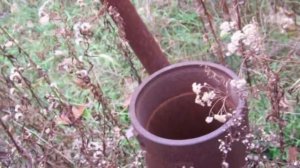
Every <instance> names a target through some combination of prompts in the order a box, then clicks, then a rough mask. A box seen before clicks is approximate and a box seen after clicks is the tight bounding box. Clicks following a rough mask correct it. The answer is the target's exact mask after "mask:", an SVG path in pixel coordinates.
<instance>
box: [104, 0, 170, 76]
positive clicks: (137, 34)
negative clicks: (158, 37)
mask: <svg viewBox="0 0 300 168" xmlns="http://www.w3.org/2000/svg"><path fill="white" fill-rule="evenodd" d="M105 2H106V3H108V7H113V8H114V9H116V10H117V11H118V13H119V14H120V17H121V18H122V19H123V24H124V25H123V26H124V31H125V36H126V39H127V41H128V43H129V45H130V46H131V48H132V49H133V51H134V52H135V54H136V56H137V57H138V58H139V60H140V61H141V63H142V64H143V66H144V67H145V69H146V70H147V72H148V73H149V74H152V73H154V72H155V71H157V70H159V69H161V68H163V67H165V66H167V65H169V62H168V60H167V58H166V57H165V55H164V54H163V52H162V50H161V49H160V47H159V45H158V44H157V43H156V41H155V39H154V37H153V36H152V35H151V33H150V32H149V31H148V29H147V27H146V25H145V24H144V23H143V21H142V19H141V18H140V16H139V15H138V13H137V11H136V9H135V8H134V6H133V5H132V4H131V2H130V0H106V1H105Z"/></svg>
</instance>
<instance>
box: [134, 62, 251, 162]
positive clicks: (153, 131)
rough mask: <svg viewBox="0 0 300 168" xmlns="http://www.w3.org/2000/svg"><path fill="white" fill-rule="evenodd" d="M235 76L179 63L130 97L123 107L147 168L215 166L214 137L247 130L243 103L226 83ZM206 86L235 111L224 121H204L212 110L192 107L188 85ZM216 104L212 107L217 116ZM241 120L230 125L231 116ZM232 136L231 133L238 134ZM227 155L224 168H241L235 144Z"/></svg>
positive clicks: (242, 152) (241, 154) (241, 151)
mask: <svg viewBox="0 0 300 168" xmlns="http://www.w3.org/2000/svg"><path fill="white" fill-rule="evenodd" d="M231 79H238V76H237V75H236V74H235V73H233V72H232V71H231V70H229V69H228V68H226V67H224V66H222V65H218V64H214V63H209V62H196V61H195V62H184V63H179V64H174V65H170V66H168V67H165V68H163V69H161V70H159V71H157V72H155V73H154V74H152V75H150V76H149V78H148V79H146V80H144V81H143V83H142V84H141V86H140V87H139V88H138V89H137V90H136V92H135V93H134V95H133V97H132V99H131V104H130V107H129V112H130V118H131V122H132V125H133V127H134V129H135V130H136V132H137V134H138V135H137V138H138V140H139V142H140V144H141V146H142V148H144V150H145V151H146V164H147V167H149V168H177V167H178V168H182V167H186V168H192V167H193V168H220V167H222V166H221V164H222V153H221V152H220V149H219V145H220V142H219V141H218V140H219V139H223V140H224V139H225V136H226V135H227V134H228V132H230V131H233V132H231V133H232V135H234V134H235V133H238V134H240V133H241V134H245V133H246V130H247V128H248V120H247V109H246V101H245V100H244V99H242V98H240V96H239V94H238V91H237V90H235V89H233V88H231V87H230V86H228V85H226V83H228V82H229V81H230V80H231ZM194 82H197V83H202V84H203V83H204V82H206V83H208V84H209V85H211V86H212V87H213V88H216V89H218V90H221V91H222V92H225V93H227V94H228V96H229V97H228V99H227V100H226V107H228V108H231V109H232V110H235V111H236V112H235V113H234V114H233V118H231V119H230V120H229V121H227V123H220V122H218V121H215V120H214V121H213V122H212V123H210V124H207V123H206V122H205V118H206V116H208V113H209V111H210V108H212V107H202V106H200V105H198V104H196V103H195V97H196V95H195V94H194V93H193V92H192V84H193V83H194ZM221 106H222V104H217V105H216V106H214V108H213V111H214V113H217V112H218V110H220V108H221ZM238 117H241V118H242V119H243V121H242V123H241V125H240V126H239V127H232V124H231V123H233V122H234V118H238ZM238 134H237V135H238ZM231 148H232V150H231V151H229V153H228V155H227V160H226V161H227V162H228V163H229V167H230V168H241V167H243V166H244V164H245V156H246V148H245V146H244V145H243V144H242V142H240V141H239V142H235V143H233V144H232V146H231Z"/></svg>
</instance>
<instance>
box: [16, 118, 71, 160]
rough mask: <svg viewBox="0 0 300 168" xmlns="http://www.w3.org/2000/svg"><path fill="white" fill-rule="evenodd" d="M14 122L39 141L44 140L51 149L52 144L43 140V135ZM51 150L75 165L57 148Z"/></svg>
mask: <svg viewBox="0 0 300 168" xmlns="http://www.w3.org/2000/svg"><path fill="white" fill-rule="evenodd" d="M14 123H15V124H16V125H17V126H19V127H21V128H23V129H25V130H26V131H28V132H30V133H31V134H33V135H35V136H36V137H37V138H38V139H39V140H41V141H42V142H44V143H45V144H46V145H47V146H49V147H50V148H51V149H53V146H52V145H51V144H50V143H49V142H48V141H47V140H45V139H44V138H43V137H41V136H40V135H39V134H37V133H36V132H35V131H32V130H31V129H29V128H27V127H26V126H24V125H22V124H20V123H18V122H16V121H14ZM53 151H54V152H55V153H56V154H58V155H59V156H61V157H62V158H63V159H64V160H66V161H67V162H68V163H70V164H71V165H75V164H74V163H73V161H71V160H70V159H69V158H67V157H66V156H65V155H64V154H63V153H61V152H60V151H58V150H57V149H53Z"/></svg>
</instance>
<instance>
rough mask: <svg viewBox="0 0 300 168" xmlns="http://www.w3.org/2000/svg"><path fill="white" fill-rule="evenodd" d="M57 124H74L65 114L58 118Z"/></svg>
mask: <svg viewBox="0 0 300 168" xmlns="http://www.w3.org/2000/svg"><path fill="white" fill-rule="evenodd" d="M55 122H56V124H62V125H70V124H71V123H72V122H71V121H70V119H69V118H68V116H66V115H65V114H61V115H60V116H59V117H57V118H56V121H55Z"/></svg>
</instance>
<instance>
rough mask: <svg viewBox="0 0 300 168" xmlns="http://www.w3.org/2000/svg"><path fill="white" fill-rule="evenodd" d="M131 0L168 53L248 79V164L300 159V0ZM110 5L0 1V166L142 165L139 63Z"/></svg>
mask: <svg viewBox="0 0 300 168" xmlns="http://www.w3.org/2000/svg"><path fill="white" fill-rule="evenodd" d="M133 3H134V4H135V6H136V8H137V10H138V12H139V13H140V15H141V17H142V18H143V20H144V22H145V23H146V24H147V26H148V28H149V29H150V31H151V32H152V34H153V35H154V36H155V37H156V40H157V42H159V43H160V45H161V47H162V49H163V50H164V52H165V54H166V55H167V56H168V59H169V60H170V61H171V62H172V63H176V62H181V61H186V60H205V61H213V62H217V63H220V64H224V65H226V66H228V67H230V68H231V69H233V70H235V72H236V73H237V74H239V76H240V77H241V78H244V79H245V80H246V81H247V85H248V90H249V92H248V105H249V118H250V133H249V134H248V137H247V138H246V139H247V141H245V144H246V145H247V146H248V153H249V155H248V156H247V158H246V159H247V166H248V167H299V166H300V161H299V159H300V158H299V152H300V107H299V98H300V97H299V93H300V75H299V72H300V68H299V67H300V66H299V65H300V26H299V25H298V23H299V15H300V2H299V1H297V0H286V1H283V0H261V1H259V0H253V1H252V0H251V1H250V0H248V1H246V0H220V1H202V0H179V1H172V0H152V1H150V0H133ZM114 12H116V11H113V10H109V9H107V7H106V5H105V4H103V3H101V2H100V1H97V0H77V1H75V0H73V1H72V0H66V1H59V0H47V1H46V0H45V1H42V0H40V1H39V0H16V1H13V2H11V1H8V0H2V1H1V2H0V101H1V102H0V123H1V124H0V125H1V126H0V133H1V134H0V167H143V165H144V161H143V155H142V151H141V150H140V149H139V146H138V143H137V141H136V140H135V139H134V138H133V137H132V132H131V131H132V130H131V129H130V119H129V117H128V105H129V102H130V95H131V94H132V92H133V90H134V88H135V87H136V86H137V85H138V84H139V83H140V80H141V79H144V78H145V77H146V75H147V74H146V72H145V70H144V69H143V67H142V66H141V64H140V63H139V61H138V60H137V58H136V57H135V56H134V53H133V52H132V51H131V49H130V47H129V45H128V44H127V42H126V40H125V39H124V38H123V37H124V36H123V34H122V33H123V31H122V30H121V29H120V27H122V26H120V25H119V26H118V25H116V24H115V23H114V22H113V21H112V19H111V17H110V15H109V14H112V13H114ZM221 25H223V26H221Z"/></svg>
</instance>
